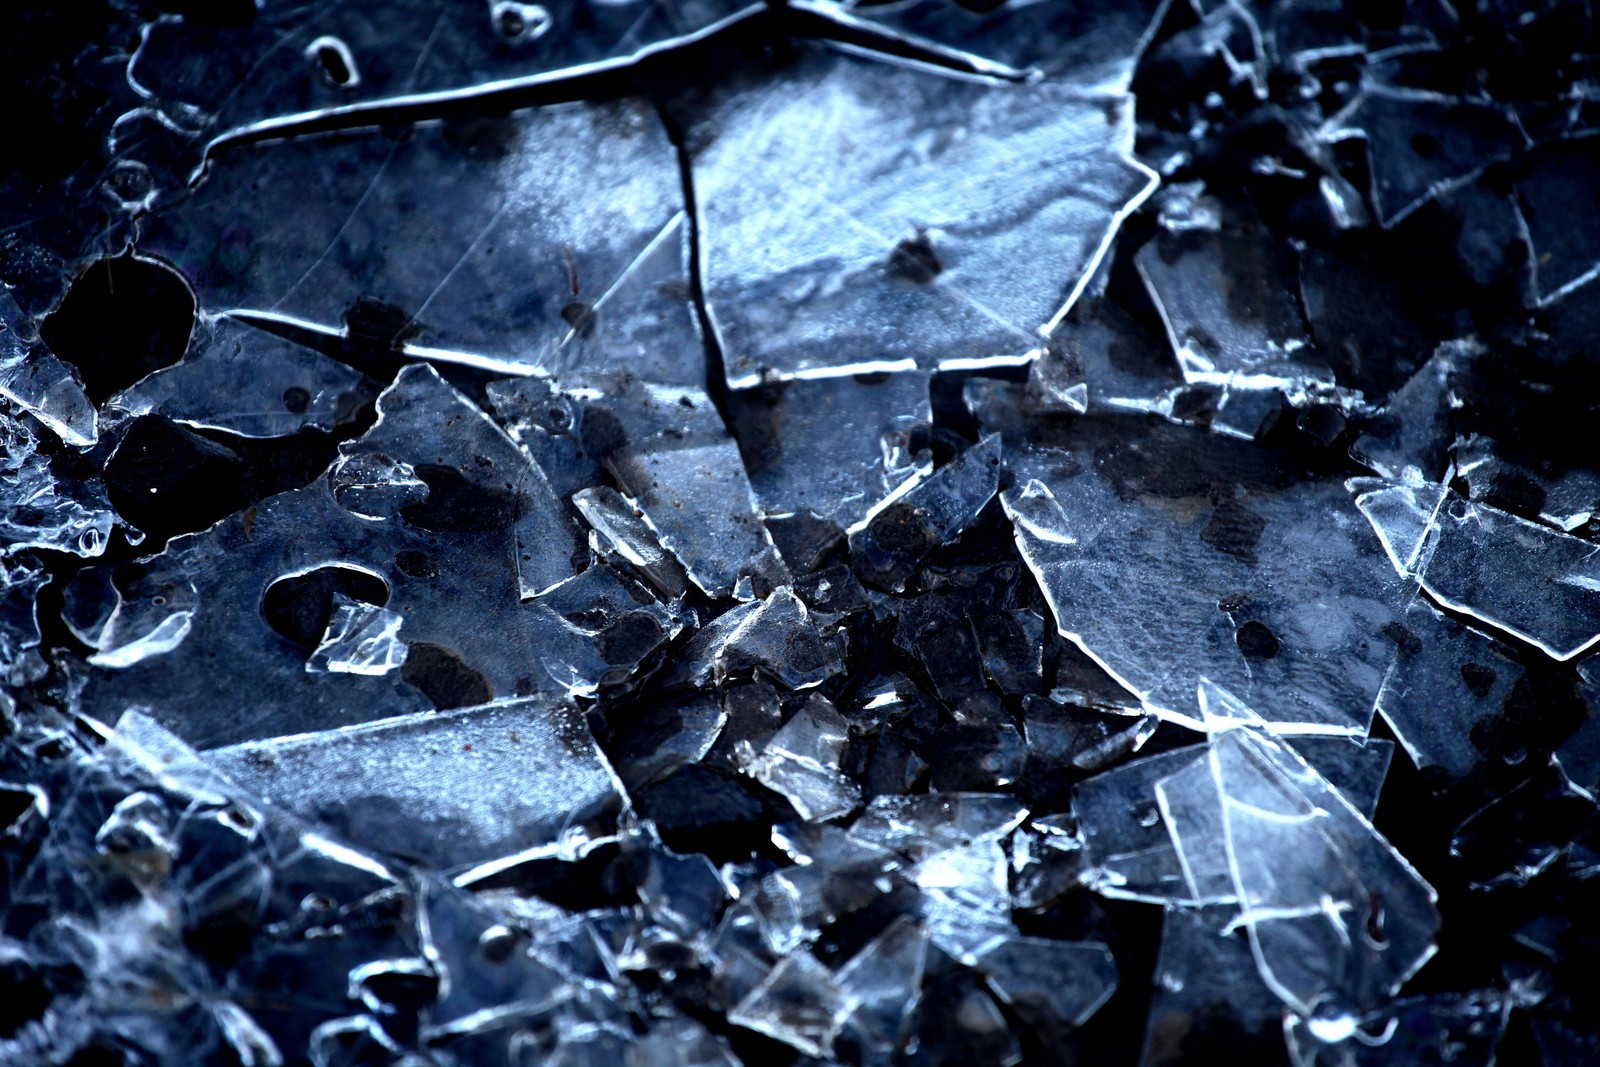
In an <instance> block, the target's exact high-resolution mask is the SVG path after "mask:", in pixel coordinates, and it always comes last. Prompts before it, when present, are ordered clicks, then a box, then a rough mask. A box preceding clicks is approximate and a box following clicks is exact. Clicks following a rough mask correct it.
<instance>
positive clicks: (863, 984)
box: [836, 918, 928, 1064]
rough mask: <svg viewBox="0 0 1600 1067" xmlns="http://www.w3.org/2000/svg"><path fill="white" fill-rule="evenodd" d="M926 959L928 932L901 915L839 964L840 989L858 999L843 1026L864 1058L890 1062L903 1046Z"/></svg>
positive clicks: (850, 998)
mask: <svg viewBox="0 0 1600 1067" xmlns="http://www.w3.org/2000/svg"><path fill="white" fill-rule="evenodd" d="M927 960H928V934H927V931H926V930H924V929H923V928H922V927H921V926H919V925H917V924H916V923H915V922H912V921H911V920H909V919H906V918H900V919H896V920H895V921H894V922H892V923H890V924H889V926H888V927H886V928H885V929H884V931H883V932H882V933H880V934H879V935H878V936H877V937H875V938H873V939H872V940H871V941H870V942H868V943H867V945H866V946H865V947H863V948H862V949H861V951H860V952H858V953H856V954H855V955H854V956H852V957H851V958H850V960H849V962H847V963H846V964H845V965H844V966H843V967H840V968H839V970H838V972H837V975H836V980H837V982H838V985H839V989H840V991H841V992H842V993H843V994H844V996H845V998H846V1000H847V1002H849V1003H852V1004H854V1008H853V1009H852V1010H851V1012H850V1014H849V1016H848V1017H847V1018H846V1019H845V1023H844V1026H843V1027H842V1031H843V1032H844V1033H845V1034H847V1035H848V1038H849V1040H850V1042H851V1044H853V1045H855V1046H856V1047H859V1048H861V1049H862V1050H863V1052H864V1055H863V1056H862V1062H863V1063H865V1064H881V1063H887V1062H889V1060H890V1058H891V1057H892V1056H893V1055H894V1053H895V1050H896V1049H898V1048H900V1046H901V1044H902V1042H903V1040H904V1037H905V1031H906V1027H907V1022H908V1020H909V1017H910V1014H911V1009H912V1006H913V1005H914V1004H915V1003H916V999H917V996H918V994H920V993H921V991H922V978H923V975H924V973H926V968H927Z"/></svg>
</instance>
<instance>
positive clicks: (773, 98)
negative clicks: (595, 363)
mask: <svg viewBox="0 0 1600 1067" xmlns="http://www.w3.org/2000/svg"><path fill="white" fill-rule="evenodd" d="M1127 104H1128V100H1127V98H1126V97H1119V96H1115V95H1094V94H1087V95H1086V94H1084V93H1082V92H1081V91H1079V90H1077V89H1075V88H1074V87H1072V86H1070V85H1063V84H1059V83H1055V82H1050V81H1044V82H1036V83H1025V84H1015V83H1004V82H988V81H981V80H973V79H957V78H952V77H946V76H941V75H939V74H937V73H935V72H933V71H932V70H931V69H929V68H915V67H910V66H905V65H895V64H889V63H879V62H873V61H871V60H867V59H864V58H859V57H857V56H853V55H846V54H843V53H840V52H834V51H825V50H821V49H816V48H809V49H802V50H801V53H800V55H799V56H798V57H797V58H796V59H795V60H794V61H793V62H792V63H789V64H787V65H786V66H784V67H783V68H782V69H781V70H779V71H777V72H767V76H765V77H763V78H762V79H761V80H760V81H759V82H755V83H753V84H751V83H746V84H744V85H741V86H738V87H735V88H732V89H730V90H728V91H727V92H726V93H725V94H724V95H723V96H722V97H721V98H720V99H719V101H718V104H717V106H716V107H715V108H714V109H713V111H712V113H711V115H710V116H709V117H708V118H707V119H706V121H705V123H704V126H703V129H702V130H700V131H699V132H697V134H696V135H695V136H694V137H692V138H691V142H690V143H691V144H692V145H695V146H696V150H695V151H694V153H693V157H692V169H693V175H694V181H695V189H696V201H697V204H698V206H699V209H700V224H701V253H702V256H703V258H704V265H705V271H704V273H705V290H706V299H707V302H708V304H709V310H710V312H711V318H712V322H713V323H714V324H715V326H716V329H717V332H718V335H719V337H720V339H721V344H722V350H723V353H724V358H725V361H726V372H727V377H728V383H729V384H730V385H731V386H733V387H735V388H745V387H748V386H752V385H755V384H757V383H758V382H760V381H761V380H762V378H763V377H765V376H776V377H779V378H789V377H797V376H798V377H805V376H808V375H811V374H817V373H821V374H828V373H837V372H840V371H868V370H875V369H882V368H883V367H884V365H885V364H899V363H902V362H903V361H906V360H910V361H914V362H915V363H916V364H917V365H920V366H924V367H930V368H931V367H945V368H952V367H957V366H971V365H974V364H993V363H997V362H999V363H1016V362H1021V361H1023V360H1025V359H1026V358H1028V357H1029V354H1030V353H1032V352H1033V351H1034V350H1035V349H1036V348H1038V347H1039V345H1040V338H1039V333H1038V331H1039V328H1040V327H1042V326H1046V325H1048V324H1049V323H1051V322H1053V321H1054V320H1055V319H1056V318H1057V317H1059V315H1060V314H1061V312H1062V311H1064V310H1065V309H1066V308H1067V307H1068V306H1070V305H1071V304H1072V302H1073V301H1074V300H1075V299H1076V297H1077V295H1078V293H1079V292H1080V291H1081V290H1082V288H1083V286H1084V285H1085V284H1086V283H1087V281H1088V278H1089V275H1090V274H1091V273H1092V272H1093V270H1094V268H1095V266H1096V264H1097V263H1098V262H1099V260H1100V259H1101V257H1102V256H1103V255H1104V253H1105V250H1106V247H1107V245H1108V243H1109V241H1110V238H1111V236H1112V235H1113V233H1114V232H1115V230H1116V228H1117V226H1118V224H1119V223H1120V221H1121V219H1122V217H1123V216H1124V215H1125V214H1126V213H1127V212H1128V211H1129V210H1131V208H1132V207H1133V206H1134V205H1136V204H1137V203H1138V202H1139V201H1140V200H1142V199H1143V198H1144V197H1145V196H1146V195H1148V193H1149V191H1150V189H1151V188H1153V186H1154V183H1155V177H1154V175H1153V174H1152V173H1151V172H1150V171H1149V170H1147V169H1146V168H1145V167H1144V166H1142V165H1141V164H1139V163H1137V162H1135V161H1134V160H1133V159H1132V157H1131V155H1130V154H1129V153H1130V151H1131V149H1132V136H1131V135H1132V126H1131V123H1130V122H1129V119H1130V117H1131V115H1130V109H1129V108H1128V107H1127ZM869 131H870V136H869ZM779 183H781V186H782V187H783V188H784V189H786V190H792V192H791V193H790V195H788V196H785V197H782V198H773V197H772V196H771V195H769V190H770V189H772V188H773V187H774V186H775V185H777V184H779ZM997 189H1003V190H1004V193H1003V195H996V192H995V190H997ZM1018 262H1027V263H1028V264H1030V268H1029V272H1028V277H1029V279H1030V280H1029V281H1028V282H1025V283H1021V282H1019V279H1018V277H1017V275H1016V272H1015V265H1016V264H1017V263H1018Z"/></svg>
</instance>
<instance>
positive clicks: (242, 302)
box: [140, 100, 703, 381]
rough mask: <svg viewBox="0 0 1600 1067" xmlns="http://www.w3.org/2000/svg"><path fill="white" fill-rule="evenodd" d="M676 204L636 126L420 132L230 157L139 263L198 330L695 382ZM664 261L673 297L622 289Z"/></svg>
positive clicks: (427, 126) (642, 129) (614, 110)
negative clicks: (233, 327) (172, 285)
mask: <svg viewBox="0 0 1600 1067" xmlns="http://www.w3.org/2000/svg"><path fill="white" fill-rule="evenodd" d="M308 189H313V190H315V195H308V193H307V190H308ZM445 203H448V204H449V205H450V207H449V210H440V209H439V205H441V204H445ZM682 207H683V205H682V186H681V184H680V178H679V173H678V161H677V157H676V154H675V153H674V151H673V149H672V146H671V144H670V143H669V142H668V140H667V136H666V132H665V130H664V129H663V128H662V126H661V122H660V120H659V118H658V117H657V116H656V114H655V112H654V111H653V110H651V109H650V108H649V107H648V106H646V105H645V104H643V103H642V102H640V101H638V100H623V101H618V102H614V103H604V104H563V105H557V106H551V107H543V108H537V109H533V110H527V111H518V112H514V113H512V114H511V115H508V116H505V117H501V118H482V119H473V120H466V121H457V122H424V123H419V124H418V125H416V126H414V127H411V128H410V129H409V131H408V132H407V134H406V135H405V136H404V137H403V138H400V139H398V140H396V139H392V138H390V137H389V136H388V135H386V134H384V133H381V132H379V131H377V130H369V131H362V132H349V133H339V134H326V135H316V136H307V137H298V138H293V139H290V140H283V141H271V142H266V143H260V144H253V145H250V146H248V147H242V148H239V149H237V150H236V151H231V152H229V153H228V154H227V155H226V156H224V157H222V158H219V159H217V160H215V161H213V163H212V165H211V166H210V167H209V168H208V169H207V171H206V174H205V177H204V180H203V181H201V182H200V183H199V185H198V186H197V187H196V188H195V190H194V192H193V194H192V195H191V197H190V198H189V199H188V200H187V201H186V202H184V203H183V204H181V205H179V206H176V207H174V208H173V209H172V210H170V211H168V212H165V213H162V214H158V215H154V216H152V217H151V218H149V219H148V220H146V222H145V224H144V226H145V228H144V230H143V232H142V234H141V238H140V248H141V249H142V250H143V251H145V252H147V253H150V254H154V255H159V256H161V257H162V258H164V259H166V260H168V261H170V262H171V263H173V264H174V265H175V266H176V267H177V268H178V269H179V270H180V271H182V273H183V274H184V276H185V277H186V278H187V279H188V280H189V282H190V284H191V285H192V286H193V288H194V290H195V293H196V296H197V298H198V301H199V304H200V306H201V308H202V309H203V310H205V311H209V312H213V313H214V312H224V311H228V312H237V313H240V314H244V313H248V315H247V316H246V317H247V318H251V319H253V320H255V321H260V320H262V319H267V320H276V321H279V322H285V323H289V324H294V325H299V326H302V327H305V328H308V329H311V330H315V331H317V332H319V333H322V334H324V335H326V336H337V335H341V334H343V335H344V336H346V337H350V338H356V339H360V340H363V341H365V342H367V343H370V344H376V345H378V346H379V347H380V348H381V347H385V346H387V347H395V348H398V349H400V350H403V351H406V352H410V353H413V354H415V355H417V356H421V357H424V358H436V359H442V360H447V361H452V362H458V363H467V364H471V365H475V366H480V367H485V368H490V369H500V370H501V371H502V372H510V373H529V372H532V371H541V372H544V373H551V372H555V371H565V370H573V369H578V368H580V367H583V366H585V365H590V364H592V362H593V361H596V360H599V361H601V363H600V365H601V366H602V367H608V366H616V367H627V368H628V369H630V370H634V371H637V372H641V373H644V372H647V371H648V370H649V368H650V367H652V366H655V365H656V364H657V363H659V362H662V361H664V365H665V366H667V367H669V368H670V367H676V366H679V365H680V364H681V365H682V366H683V367H684V368H687V369H688V372H689V373H690V375H691V378H690V380H693V381H699V380H701V374H702V372H701V371H700V368H701V366H702V365H703V351H702V348H701V343H700V338H699V333H698V327H697V324H696V323H695V320H694V316H693V313H692V311H691V309H690V306H689V303H688V299H687V293H688V281H687V279H688V275H687V263H686V256H687V252H686V249H687V235H686V233H685V227H684V220H683V215H682ZM672 252H675V254H676V259H674V260H671V262H673V263H676V272H675V273H676V278H675V280H676V281H677V282H678V286H677V287H676V289H674V287H673V286H670V285H667V286H663V285H661V284H649V285H644V286H642V287H641V286H630V285H628V284H627V282H628V279H629V277H630V273H631V272H632V271H633V270H634V269H635V267H636V266H640V265H648V266H651V267H652V268H655V267H659V266H660V264H659V262H657V259H658V258H659V256H660V255H663V254H667V253H672ZM652 281H654V282H656V283H659V282H660V281H661V279H659V278H653V279H652ZM674 293H677V294H678V295H673V294H674ZM635 316H642V320H641V319H636V318H635ZM641 330H642V331H644V332H643V334H641V333H640V331H641ZM641 359H642V360H644V362H643V363H642V364H641V363H639V362H638V361H639V360H641ZM669 380H679V379H677V378H674V379H669Z"/></svg>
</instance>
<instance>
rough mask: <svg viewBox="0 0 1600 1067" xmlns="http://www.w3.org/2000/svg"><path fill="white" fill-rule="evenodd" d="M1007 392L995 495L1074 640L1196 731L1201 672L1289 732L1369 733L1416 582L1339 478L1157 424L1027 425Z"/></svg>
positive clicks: (984, 412)
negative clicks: (1392, 634)
mask: <svg viewBox="0 0 1600 1067" xmlns="http://www.w3.org/2000/svg"><path fill="white" fill-rule="evenodd" d="M1006 395H1008V394H1006V393H996V394H993V397H992V399H993V400H994V403H993V404H985V406H984V407H982V408H981V409H980V417H981V419H982V421H983V423H984V425H985V428H987V429H1000V430H1001V431H1002V432H1003V434H1004V436H1005V440H1006V457H1007V461H1008V463H1009V464H1010V466H1011V468H1012V469H1013V470H1014V471H1015V473H1016V485H1015V487H1014V488H1011V489H1008V490H1007V491H1006V492H1004V493H1003V494H1001V501H1002V503H1003V504H1004V505H1005V507H1006V511H1007V514H1008V515H1010V516H1011V519H1012V522H1013V526H1014V528H1015V534H1016V541H1017V545H1018V547H1019V548H1020V549H1021V551H1022V556H1023V559H1024V560H1025V561H1026V562H1027V564H1028V566H1029V567H1030V568H1031V569H1032V570H1033V571H1034V573H1035V574H1036V575H1037V576H1038V578H1039V581H1040V585H1041V587H1042V588H1043V590H1044V593H1045V597H1046V599H1047V600H1048V602H1049V604H1050V607H1051V610H1052V611H1053V612H1054V615H1055V621H1056V625H1057V627H1058V628H1059V629H1060V631H1061V632H1062V633H1063V634H1064V635H1066V636H1067V637H1068V638H1069V639H1070V640H1072V641H1073V642H1074V643H1075V644H1077V645H1079V646H1080V647H1081V648H1083V649H1084V651H1085V652H1087V653H1088V654H1089V655H1090V656H1091V657H1092V658H1094V659H1095V660H1096V661H1097V662H1098V663H1100V664H1101V665H1102V666H1104V667H1105V668H1106V669H1107V670H1108V671H1109V672H1110V674H1111V675H1112V677H1114V678H1115V679H1116V680H1117V681H1119V682H1120V683H1122V684H1123V685H1125V686H1127V687H1128V688H1129V689H1130V690H1132V691H1133V692H1134V693H1135V694H1137V695H1138V696H1139V698H1140V699H1141V700H1143V701H1144V703H1145V705H1146V706H1147V707H1148V709H1149V710H1151V711H1154V712H1157V713H1158V714H1161V715H1162V716H1163V717H1165V718H1169V719H1171V720H1173V721H1176V722H1179V723H1182V724H1185V725H1190V726H1198V725H1199V724H1200V723H1199V718H1198V716H1197V715H1196V713H1195V710H1194V703H1193V700H1194V691H1195V685H1196V682H1197V681H1198V679H1199V678H1200V677H1202V676H1203V677H1209V678H1212V679H1214V680H1216V681H1217V682H1218V683H1219V684H1223V685H1226V686H1227V687H1228V688H1230V689H1232V690H1234V691H1236V692H1240V693H1241V694H1250V695H1249V696H1248V697H1247V698H1246V699H1247V701H1249V702H1252V706H1257V707H1260V708H1262V709H1265V710H1264V714H1267V715H1268V716H1270V718H1271V721H1272V722H1273V723H1274V725H1275V727H1276V728H1279V729H1285V730H1292V731H1294V732H1301V733H1305V732H1324V733H1351V732H1360V731H1363V730H1364V729H1365V727H1366V725H1367V721H1368V715H1369V713H1370V709H1371V707H1372V701H1373V698H1374V697H1375V696H1376V695H1377V691H1378V686H1379V684H1380V682H1381V681H1382V678H1383V671H1384V669H1385V668H1386V667H1387V666H1388V660H1389V646H1388V643H1387V642H1384V641H1382V640H1381V635H1382V632H1383V628H1384V626H1386V625H1388V624H1389V623H1390V622H1392V621H1394V619H1395V618H1396V617H1397V615H1398V613H1399V611H1400V610H1401V609H1402V608H1403V606H1404V604H1405V602H1406V600H1407V598H1408V593H1409V583H1407V582H1406V581H1404V580H1402V579H1400V578H1399V577H1398V576H1397V575H1396V574H1395V573H1394V572H1393V569H1392V568H1391V567H1390V566H1389V564H1388V562H1387V560H1386V558H1385V555H1384V552H1383V549H1382V546H1381V545H1380V543H1379V540H1378V539H1377V538H1376V537H1374V536H1373V535H1372V533H1371V531H1370V529H1367V528H1365V524H1364V523H1362V521H1361V519H1360V516H1359V514H1358V513H1357V512H1356V511H1355V509H1354V508H1352V507H1351V506H1350V504H1349V500H1348V494H1346V493H1345V491H1344V488H1343V485H1342V483H1341V482H1340V481H1339V480H1338V479H1335V478H1327V477H1324V476H1317V475H1311V474H1308V473H1307V472H1303V471H1301V470H1298V469H1297V468H1296V466H1295V464H1294V462H1293V461H1292V460H1291V459H1290V458H1289V457H1288V456H1286V455H1283V454H1280V453H1277V452H1274V451H1272V450H1269V449H1266V448H1258V447H1254V446H1252V445H1250V444H1247V443H1244V442H1239V441H1234V440H1230V439H1227V438H1223V437H1220V436H1218V435H1214V434H1204V433H1199V432H1197V431H1195V430H1192V429H1188V428H1185V427H1181V426H1171V425H1166V424H1162V423H1158V422H1155V421H1153V420H1134V419H1115V418H1106V419H1091V420H1076V421H1073V422H1070V423H1063V422H1060V421H1053V422H1046V421H1045V420H1042V419H1041V420H1027V419H1018V418H1017V417H1016V415H1015V414H1014V410H1012V411H1008V410H1007V409H1006V408H1005V407H1003V406H1002V405H1001V404H1000V403H999V401H1000V400H1001V399H1002V398H1004V397H1005V396H1006ZM1029 440H1031V441H1033V442H1034V446H1033V447H1027V446H1025V445H1024V444H1023V442H1024V441H1029Z"/></svg>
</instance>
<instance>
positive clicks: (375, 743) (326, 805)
mask: <svg viewBox="0 0 1600 1067" xmlns="http://www.w3.org/2000/svg"><path fill="white" fill-rule="evenodd" d="M205 759H206V760H207V762H209V763H210V764H211V765H212V766H214V767H216V768H217V769H218V770H220V771H221V772H222V773H224V774H226V775H227V776H228V777H229V778H231V779H233V780H234V781H236V782H238V783H239V784H240V785H242V786H244V787H245V788H247V789H249V790H250V791H251V792H252V793H254V794H256V795H257V796H261V797H263V798H264V799H266V800H268V801H270V802H272V803H274V804H276V805H279V806H281V807H284V808H287V809H289V810H291V811H296V812H300V813H302V814H304V815H306V816H308V817H315V818H317V819H318V820H319V821H321V822H322V823H323V824H324V825H327V826H329V827H330V828H332V829H333V830H334V831H335V832H336V833H338V835H339V836H340V837H341V838H342V839H344V840H346V841H349V842H351V843H352V844H355V845H357V846H358V847H361V848H364V849H370V850H372V851H374V852H380V853H386V854H390V855H395V856H399V857H402V858H404V859H407V860H411V861H414V862H423V863H427V864H429V865H431V866H434V867H439V868H462V867H465V866H467V865H481V864H485V863H489V862H492V861H497V860H505V859H507V858H509V857H513V856H516V855H519V854H523V853H529V852H544V853H548V854H551V855H572V854H574V853H576V852H578V851H581V850H582V849H583V848H584V847H585V845H587V844H588V843H589V842H590V841H592V840H593V839H594V838H595V837H598V836H601V835H603V834H606V833H610V832H612V831H613V830H614V827H615V820H616V816H617V812H618V811H619V810H620V809H621V806H622V803H623V798H622V795H621V793H620V791H619V790H618V787H617V782H616V779H615V777H614V776H613V775H612V773H611V769H610V767H609V765H608V764H607V763H606V760H605V757H604V756H603V755H602V754H601V753H600V751H599V749H598V748H597V747H596V746H595V743H594V739H593V738H592V737H591V736H590V734H589V728H588V726H587V725H586V724H585V723H584V721H583V717H582V715H581V714H579V712H578V711H577V710H576V709H574V708H573V707H571V706H570V705H566V704H562V703H558V702H554V701H551V700H548V699H544V698H537V697H535V698H529V699H525V700H514V701H507V702H505V703H503V704H492V705H488V706H486V707H481V708H463V709H460V710H457V711H452V712H449V713H447V714H433V713H427V714H422V715H410V716H403V717H400V718H396V719H388V720H383V721H379V722H373V723H366V724H363V725H361V726H357V727H346V728H344V729H342V730H337V731H323V732H319V733H312V734H305V735H301V736H299V737H287V738H278V739H273V740H269V741H252V742H246V743H244V744H241V745H235V746H231V747H228V748H222V749H216V750H213V751H211V752H208V753H207V754H206V755H205ZM401 813H403V817H404V819H405V821H406V822H407V824H409V825H411V826H413V827H414V828H415V832H412V833H407V834H403V835H397V834H396V833H395V832H394V820H395V819H396V818H399V817H401Z"/></svg>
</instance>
